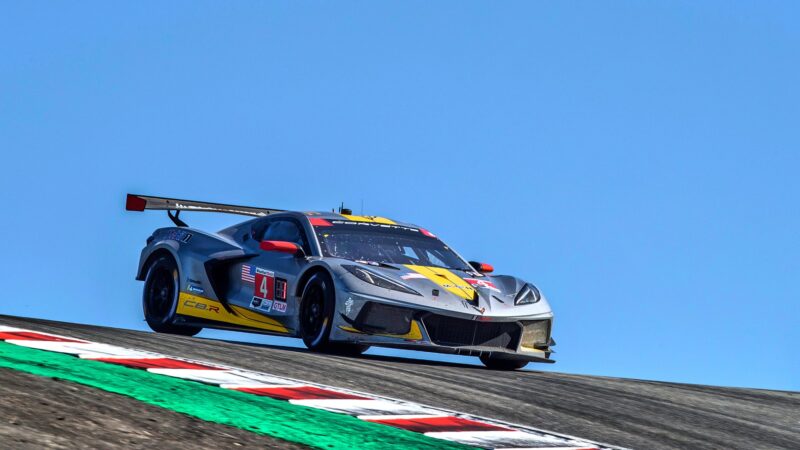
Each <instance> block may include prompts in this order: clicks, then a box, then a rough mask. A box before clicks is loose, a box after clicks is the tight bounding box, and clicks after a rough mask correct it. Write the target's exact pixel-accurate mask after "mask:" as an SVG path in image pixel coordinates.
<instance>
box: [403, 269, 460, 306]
mask: <svg viewBox="0 0 800 450" xmlns="http://www.w3.org/2000/svg"><path fill="white" fill-rule="evenodd" d="M405 267H407V268H408V269H411V270H413V271H414V272H417V273H418V274H421V275H425V277H426V278H427V279H429V280H431V281H433V282H434V283H436V284H438V285H439V286H441V287H443V288H445V289H447V291H448V292H450V293H451V294H454V295H457V296H459V297H461V298H463V299H466V300H472V299H473V298H474V297H475V289H473V288H472V286H470V285H469V283H467V282H466V281H464V280H462V279H461V277H459V276H458V275H456V274H454V273H453V272H451V271H449V270H447V269H445V268H443V267H428V266H415V265H412V264H406V265H405Z"/></svg>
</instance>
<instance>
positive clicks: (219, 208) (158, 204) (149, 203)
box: [125, 194, 284, 227]
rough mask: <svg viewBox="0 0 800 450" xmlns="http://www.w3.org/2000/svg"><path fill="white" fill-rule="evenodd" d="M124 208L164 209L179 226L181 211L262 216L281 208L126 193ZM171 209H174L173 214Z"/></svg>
mask: <svg viewBox="0 0 800 450" xmlns="http://www.w3.org/2000/svg"><path fill="white" fill-rule="evenodd" d="M125 209H126V210H128V211H145V210H148V209H151V210H159V211H166V212H167V215H168V216H169V218H170V220H172V222H173V223H175V225H177V226H179V227H185V226H187V225H186V223H184V222H183V221H182V220H181V219H179V218H178V215H179V214H180V212H181V211H203V212H217V213H227V214H240V215H243V216H254V217H264V216H267V215H269V214H273V213H276V212H282V211H284V210H282V209H272V208H254V207H252V206H238V205H226V204H223V203H210V202H198V201H194V200H180V199H177V198H166V197H151V196H148V195H136V194H128V197H127V199H126V200H125ZM172 211H175V213H174V214H173V213H172Z"/></svg>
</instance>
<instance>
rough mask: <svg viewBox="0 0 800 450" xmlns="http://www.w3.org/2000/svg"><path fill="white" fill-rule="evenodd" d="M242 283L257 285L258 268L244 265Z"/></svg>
mask: <svg viewBox="0 0 800 450" xmlns="http://www.w3.org/2000/svg"><path fill="white" fill-rule="evenodd" d="M242 281H247V282H248V283H255V282H256V268H255V267H253V266H251V265H249V264H243V265H242Z"/></svg>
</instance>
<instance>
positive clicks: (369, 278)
mask: <svg viewBox="0 0 800 450" xmlns="http://www.w3.org/2000/svg"><path fill="white" fill-rule="evenodd" d="M342 268H343V269H345V270H346V271H348V272H350V273H352V274H353V275H355V277H356V278H358V279H359V280H361V281H364V282H367V283H369V284H372V285H375V286H378V287H382V288H385V289H391V290H393V291H400V292H405V293H406V294H414V295H422V294H420V293H419V292H417V291H415V290H413V289H411V288H408V287H406V286H404V285H402V284H400V283H398V282H396V281H393V280H390V279H388V278H386V277H383V276H381V275H378V274H377V273H375V272H373V271H371V270H367V269H364V268H361V267H358V266H350V265H342Z"/></svg>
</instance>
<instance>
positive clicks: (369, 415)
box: [0, 325, 614, 450]
mask: <svg viewBox="0 0 800 450" xmlns="http://www.w3.org/2000/svg"><path fill="white" fill-rule="evenodd" d="M0 332H12V333H13V332H29V333H38V334H40V335H43V336H50V337H56V338H62V339H73V340H77V339H76V338H71V337H69V336H60V335H56V334H52V333H43V332H39V331H34V330H28V329H22V328H16V327H10V326H5V325H0ZM6 342H7V343H10V344H15V345H20V346H23V347H29V348H35V349H40V350H46V351H52V352H58V353H66V354H71V355H76V356H78V357H80V358H85V359H120V360H124V359H130V360H146V359H160V358H166V359H170V360H177V361H183V362H188V363H192V364H201V365H204V366H208V367H210V369H173V368H147V369H146V370H148V371H150V372H152V373H155V374H160V375H164V376H170V377H176V378H182V379H186V380H192V381H198V382H202V383H207V384H212V385H217V386H219V387H221V388H223V389H243V388H253V389H259V388H267V389H265V390H264V391H260V392H259V394H263V395H267V396H269V393H270V392H269V388H273V389H275V388H280V389H281V390H284V389H287V390H288V391H289V392H292V391H291V389H296V388H304V387H309V388H317V389H322V390H325V391H333V392H334V393H340V394H346V395H352V396H359V397H366V399H302V400H300V399H291V400H288V401H289V402H290V403H292V404H296V405H302V406H308V407H312V408H319V409H324V410H327V411H332V412H337V413H342V414H348V415H351V416H356V417H358V418H360V419H362V420H370V421H375V422H377V423H380V421H382V420H383V421H386V420H397V421H402V420H404V419H407V420H420V421H422V422H424V421H425V420H433V421H434V422H435V420H436V419H446V418H448V417H453V418H459V419H452V420H460V419H465V420H467V421H472V422H473V424H474V422H480V423H482V424H488V425H493V426H495V427H505V428H509V429H510V431H494V430H493V431H442V432H436V431H430V432H426V433H424V434H425V435H426V436H430V437H434V438H438V439H445V440H449V441H455V442H460V443H463V444H467V445H473V446H478V447H483V448H490V449H497V450H499V449H503V450H512V449H537V450H588V449H604V450H610V449H612V448H614V447H611V446H608V445H600V444H597V443H590V442H589V441H586V440H583V439H579V438H575V437H572V436H566V435H561V434H557V433H553V432H549V431H544V430H539V429H535V428H532V427H526V426H522V425H514V424H509V423H505V422H501V421H497V420H491V419H485V418H480V417H475V416H469V415H466V414H461V413H456V412H452V411H447V410H444V409H439V408H433V407H429V406H424V405H419V404H416V403H412V402H406V401H402V400H397V399H392V398H388V397H379V396H376V395H372V394H366V393H362V392H356V391H350V390H347V389H340V388H335V387H331V386H325V385H321V384H316V383H308V382H305V381H301V380H294V379H291V378H286V377H281V376H277V375H273V374H267V373H262V372H255V371H251V370H245V369H238V368H235V367H229V366H224V365H220V364H214V363H209V362H204V361H197V360H191V359H185V358H175V357H171V356H166V355H162V354H158V353H153V352H146V351H139V350H131V349H126V348H123V347H117V346H113V345H107V344H100V343H95V342H89V341H83V340H82V342H64V341H44V340H35V338H33V337H32V338H31V339H7V340H6ZM156 362H157V361H154V363H156ZM119 363H124V361H120V362H119ZM301 390H302V389H301ZM284 392H286V391H284ZM298 394H299V395H302V392H300V393H298ZM253 395H258V394H253ZM461 421H462V422H463V421H464V420H461ZM401 423H402V422H401ZM387 426H388V425H387Z"/></svg>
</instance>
